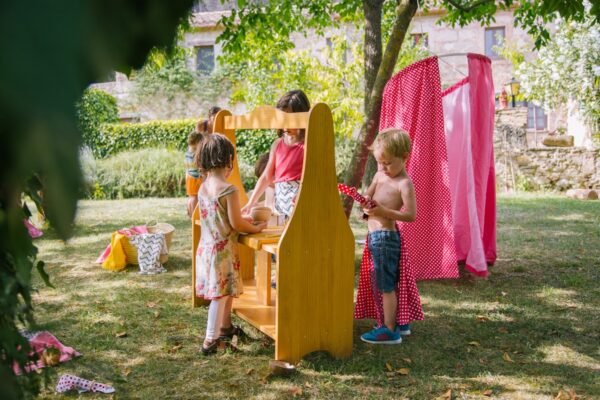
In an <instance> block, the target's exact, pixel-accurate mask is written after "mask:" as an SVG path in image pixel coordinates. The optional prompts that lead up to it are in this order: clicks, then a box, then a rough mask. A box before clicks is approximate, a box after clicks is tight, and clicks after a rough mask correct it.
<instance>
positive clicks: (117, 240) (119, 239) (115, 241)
mask: <svg viewBox="0 0 600 400" xmlns="http://www.w3.org/2000/svg"><path fill="white" fill-rule="evenodd" d="M123 240H125V235H123V234H120V233H119V232H113V234H112V238H111V239H110V253H109V254H108V257H106V260H104V262H103V263H102V268H104V269H108V270H109V271H120V270H122V269H123V268H125V265H127V260H126V257H125V250H123Z"/></svg>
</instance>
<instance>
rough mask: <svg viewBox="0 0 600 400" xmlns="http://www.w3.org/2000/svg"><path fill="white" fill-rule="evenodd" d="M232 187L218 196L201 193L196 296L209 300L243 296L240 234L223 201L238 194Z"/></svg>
mask: <svg viewBox="0 0 600 400" xmlns="http://www.w3.org/2000/svg"><path fill="white" fill-rule="evenodd" d="M236 190H237V189H236V187H235V186H233V185H231V186H228V187H227V188H225V189H224V190H222V191H221V193H219V194H218V195H217V196H214V197H209V196H203V195H201V194H200V192H198V206H199V209H200V229H201V233H200V243H199V245H198V251H197V252H196V296H197V297H202V298H205V299H207V300H212V299H218V298H220V297H223V296H233V297H238V296H239V295H240V294H242V293H243V291H244V290H243V286H242V278H241V275H240V259H239V255H238V247H237V246H238V245H237V240H238V232H237V231H236V230H235V229H233V228H232V226H231V224H230V223H229V217H228V215H227V209H226V208H224V207H223V206H222V205H221V203H220V202H219V199H220V198H221V197H223V196H227V195H228V194H231V193H233V192H234V191H236Z"/></svg>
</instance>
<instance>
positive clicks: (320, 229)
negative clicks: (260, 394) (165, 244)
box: [192, 103, 354, 363]
mask: <svg viewBox="0 0 600 400" xmlns="http://www.w3.org/2000/svg"><path fill="white" fill-rule="evenodd" d="M283 128H294V129H305V132H306V133H305V142H304V143H305V147H304V165H303V172H302V182H301V185H300V191H299V193H298V196H297V199H296V206H295V209H294V212H293V214H292V216H291V217H290V219H289V221H288V223H287V225H286V226H285V228H282V227H279V228H274V227H272V228H267V229H265V230H264V231H263V232H261V233H258V234H250V235H240V237H239V243H240V246H239V253H240V263H241V266H240V268H241V275H242V279H243V281H244V293H243V294H242V295H241V296H240V297H239V298H237V299H235V300H234V302H233V311H234V312H235V313H236V314H237V315H238V316H239V317H240V318H242V319H244V320H245V321H247V322H248V323H250V324H251V325H253V326H255V327H256V328H257V329H258V330H260V331H261V332H263V333H265V334H266V335H268V336H269V337H271V338H272V339H273V340H274V341H275V359H276V360H285V361H288V362H291V363H297V362H298V361H300V359H301V358H302V357H303V356H304V355H306V354H308V353H310V352H313V351H318V350H325V351H328V352H329V353H330V354H332V355H333V356H335V357H348V356H350V354H351V353H352V327H353V294H354V236H353V234H352V231H351V229H350V226H349V224H348V221H347V219H346V216H345V214H344V210H343V207H342V203H341V201H340V196H339V194H338V191H337V179H336V173H335V158H334V135H333V121H332V118H331V111H330V109H329V107H328V106H327V105H326V104H322V103H321V104H317V105H315V106H314V107H313V108H312V109H311V110H310V111H309V112H306V113H290V114H288V113H284V112H281V111H279V110H276V109H275V108H273V107H267V106H262V107H258V108H257V109H255V110H254V111H252V112H251V113H249V114H245V115H241V116H231V113H230V112H229V111H227V110H222V111H220V112H219V113H218V114H217V116H216V118H215V123H214V132H221V133H223V134H225V135H226V136H227V137H228V138H229V139H230V140H231V142H232V143H233V144H234V146H235V143H236V141H235V130H236V129H283ZM229 182H231V183H232V184H234V185H236V186H237V187H238V190H239V193H240V202H241V204H245V203H246V202H247V196H246V192H245V190H244V187H243V186H242V181H241V178H240V173H239V168H238V162H237V158H235V159H234V162H233V171H232V173H231V175H230V177H229ZM197 219H198V210H197V209H196V210H195V211H194V215H193V218H192V220H193V221H194V222H196V220H197ZM192 230H193V232H192V242H193V244H192V251H193V253H192V259H193V265H192V288H193V290H194V291H195V285H194V283H195V275H196V269H195V254H196V250H197V246H198V242H199V239H200V228H199V226H198V224H197V223H194V224H193V226H192ZM272 254H275V255H276V256H277V265H276V283H277V289H273V288H271V273H272V262H271V256H272ZM193 298H194V300H193V304H194V306H198V305H200V304H201V303H202V300H201V299H198V298H197V297H196V295H195V292H194V293H193Z"/></svg>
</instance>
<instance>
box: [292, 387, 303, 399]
mask: <svg viewBox="0 0 600 400" xmlns="http://www.w3.org/2000/svg"><path fill="white" fill-rule="evenodd" d="M290 392H291V393H292V396H294V397H296V396H302V388H301V387H298V386H294V387H292V388H291V389H290Z"/></svg>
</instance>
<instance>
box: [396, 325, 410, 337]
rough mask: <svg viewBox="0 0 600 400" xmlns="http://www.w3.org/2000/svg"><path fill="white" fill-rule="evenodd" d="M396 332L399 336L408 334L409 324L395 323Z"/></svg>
mask: <svg viewBox="0 0 600 400" xmlns="http://www.w3.org/2000/svg"><path fill="white" fill-rule="evenodd" d="M396 332H398V333H399V334H400V336H410V333H411V332H410V324H406V325H396Z"/></svg>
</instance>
